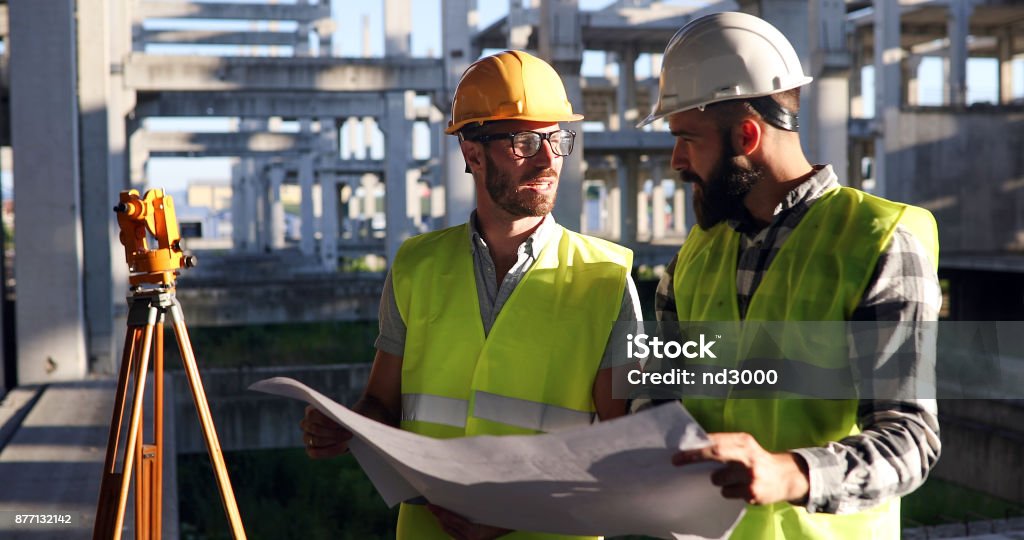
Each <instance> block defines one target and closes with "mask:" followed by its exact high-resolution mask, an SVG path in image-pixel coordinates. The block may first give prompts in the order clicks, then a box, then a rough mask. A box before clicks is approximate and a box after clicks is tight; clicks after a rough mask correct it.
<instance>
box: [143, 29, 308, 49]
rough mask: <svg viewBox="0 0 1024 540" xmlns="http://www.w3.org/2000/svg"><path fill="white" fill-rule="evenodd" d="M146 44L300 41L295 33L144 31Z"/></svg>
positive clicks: (268, 44) (278, 43) (264, 43)
mask: <svg viewBox="0 0 1024 540" xmlns="http://www.w3.org/2000/svg"><path fill="white" fill-rule="evenodd" d="M140 37H141V38H142V40H143V41H145V42H146V43H184V44H189V45H195V44H202V45H247V46H255V45H266V46H278V45H280V46H292V45H295V44H296V43H297V42H298V41H299V38H298V35H297V34H296V33H295V32H267V31H259V32H221V31H216V30H143V31H142V35H141V36H140Z"/></svg>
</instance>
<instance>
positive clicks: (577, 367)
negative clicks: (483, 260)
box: [392, 224, 633, 540]
mask: <svg viewBox="0 0 1024 540" xmlns="http://www.w3.org/2000/svg"><path fill="white" fill-rule="evenodd" d="M558 229H559V231H555V232H554V234H553V235H552V237H551V239H550V240H549V241H548V243H547V245H545V246H544V247H543V248H542V249H541V251H540V253H539V254H538V255H537V260H536V261H534V263H533V265H532V266H531V267H530V269H529V270H528V271H527V273H526V275H525V276H524V277H523V279H522V281H521V282H519V284H518V285H517V286H516V288H515V290H514V291H512V295H511V296H510V297H509V299H508V301H507V302H506V303H505V305H504V306H503V307H502V309H501V313H499V314H498V317H497V319H496V320H495V322H494V325H493V326H492V327H491V331H490V333H488V335H487V336H486V337H485V336H484V330H483V322H482V321H481V319H480V304H479V300H478V297H477V290H476V285H475V284H476V278H475V276H474V272H473V255H472V251H471V246H472V244H471V242H470V238H469V225H468V224H465V225H460V226H456V227H452V228H449V229H445V230H442V231H437V232H432V233H427V234H422V235H419V236H416V237H413V238H410V239H409V240H406V241H405V243H403V244H402V247H401V248H400V249H399V250H398V254H397V256H396V257H395V263H394V266H393V268H392V282H393V284H394V289H395V299H396V303H397V305H398V311H399V312H400V313H401V315H402V320H403V321H404V322H405V325H406V328H407V330H406V337H405V354H404V356H403V358H402V421H401V427H402V429H405V430H407V431H412V432H414V433H419V434H421V435H427V436H431V437H438V438H450V437H463V436H470V435H523V434H535V433H542V432H548V431H554V430H558V429H561V428H565V427H570V426H578V425H585V424H590V423H591V422H592V421H593V419H594V416H595V408H594V402H593V385H594V379H595V376H596V375H597V372H598V370H599V369H600V365H601V360H602V357H603V355H604V350H605V345H606V344H607V341H608V337H609V335H610V334H611V331H612V327H613V324H614V322H615V320H616V318H617V317H618V313H619V309H620V307H621V305H622V295H623V291H624V288H625V286H626V277H627V275H628V274H629V271H630V268H631V267H632V264H633V253H632V252H631V251H629V250H628V249H626V248H623V247H621V246H618V245H615V244H612V243H610V242H606V241H604V240H600V239H596V238H591V237H587V236H583V235H580V234H577V233H573V232H571V231H568V230H565V229H564V228H562V227H558ZM425 495H426V496H427V498H428V499H429V494H425ZM397 536H398V538H416V539H433V538H448V535H447V534H445V533H444V532H443V531H442V530H441V528H440V527H439V526H438V525H437V519H436V518H435V517H434V516H433V514H431V513H430V512H429V511H428V510H427V509H426V508H425V507H423V506H420V505H413V504H402V507H401V510H400V511H399V518H398V531H397ZM502 538H503V539H504V538H507V539H509V540H520V539H531V540H534V539H552V540H553V539H566V538H580V537H570V536H564V535H551V534H539V533H528V532H516V533H511V534H509V535H507V536H503V537H502Z"/></svg>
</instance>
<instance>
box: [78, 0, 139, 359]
mask: <svg viewBox="0 0 1024 540" xmlns="http://www.w3.org/2000/svg"><path fill="white" fill-rule="evenodd" d="M109 4H110V2H109V0H81V1H80V2H79V4H78V6H79V11H78V21H79V32H78V47H77V49H78V58H77V60H78V65H79V66H80V67H81V69H79V71H78V107H79V113H80V121H81V133H82V141H81V144H82V147H81V155H82V185H83V186H87V188H86V189H82V233H83V235H84V241H83V247H84V253H83V255H84V265H85V266H84V275H85V289H84V291H85V304H84V307H85V320H86V321H87V325H86V332H87V337H86V345H87V350H88V355H89V365H90V366H91V369H92V370H93V371H96V372H100V373H114V372H115V371H116V367H117V362H118V361H119V353H120V352H121V351H120V345H119V344H118V343H117V341H120V340H121V339H123V332H115V327H114V323H115V321H114V310H115V305H116V304H123V303H124V298H125V294H126V292H127V271H126V270H124V269H125V268H127V265H126V262H125V260H124V249H123V248H122V246H121V243H120V240H119V239H118V235H119V230H118V227H117V220H115V219H112V217H113V216H112V215H111V211H110V210H111V208H112V207H113V205H114V203H115V202H116V201H117V200H118V192H119V191H120V189H122V188H123V187H122V184H120V182H119V181H118V180H119V179H118V178H117V177H116V176H115V175H114V172H113V171H112V170H111V166H112V163H111V159H110V157H109V156H110V155H111V154H112V151H113V147H112V145H111V142H110V141H111V139H116V140H117V141H118V143H117V149H118V152H119V153H120V155H121V156H122V157H123V156H124V146H123V145H124V137H125V136H124V129H125V126H124V121H123V120H122V121H121V122H114V123H113V124H112V122H111V120H112V116H116V115H111V114H110V109H111V107H113V108H115V109H116V108H117V107H118V102H117V101H116V100H114V101H112V100H111V93H112V92H118V91H120V89H119V88H118V89H112V88H111V85H110V76H109V72H110V70H109V69H108V66H109V64H110V52H111V45H110V40H111V38H112V37H113V34H114V33H113V32H111V31H110V5H109ZM112 130H113V131H117V130H120V133H119V134H115V135H114V136H113V137H112V136H111V133H110V132H111V131H112ZM120 170H121V171H123V170H124V167H121V169H120ZM117 266H119V267H121V269H122V271H119V272H117V273H116V277H117V278H121V279H120V280H118V281H117V282H116V283H115V281H114V280H115V272H114V269H115V267H117ZM115 289H116V290H117V291H118V292H119V293H120V294H119V296H120V298H119V299H116V298H115V294H114V291H115Z"/></svg>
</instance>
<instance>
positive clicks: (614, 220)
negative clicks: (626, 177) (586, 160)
mask: <svg viewBox="0 0 1024 540" xmlns="http://www.w3.org/2000/svg"><path fill="white" fill-rule="evenodd" d="M604 185H605V189H606V190H608V200H607V210H608V222H607V223H606V224H605V227H604V229H605V231H607V233H608V236H609V238H611V239H612V240H615V241H616V242H619V243H622V188H621V187H620V186H619V178H618V176H617V175H616V176H609V177H607V178H605V183H604Z"/></svg>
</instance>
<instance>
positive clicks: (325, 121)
mask: <svg viewBox="0 0 1024 540" xmlns="http://www.w3.org/2000/svg"><path fill="white" fill-rule="evenodd" d="M319 146H320V149H321V151H322V152H323V155H324V156H325V157H327V158H328V159H330V160H332V161H333V160H335V159H338V156H339V155H341V146H340V144H339V142H338V119H337V118H334V117H333V116H322V117H320V140H319Z"/></svg>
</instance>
